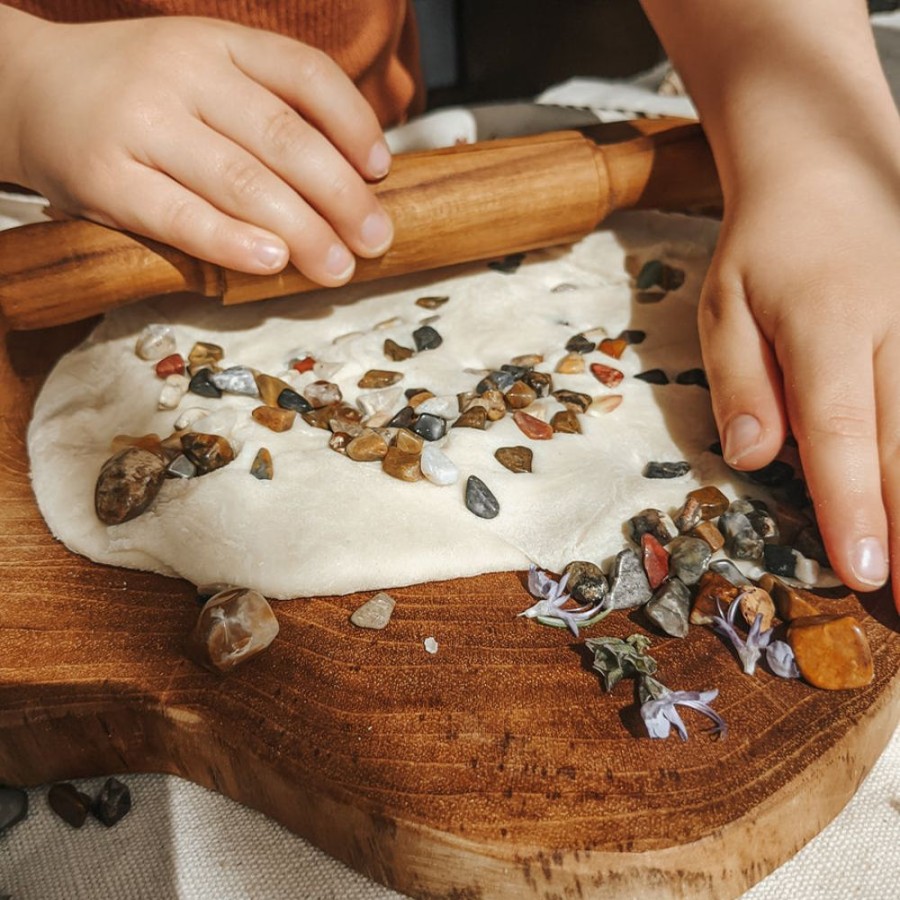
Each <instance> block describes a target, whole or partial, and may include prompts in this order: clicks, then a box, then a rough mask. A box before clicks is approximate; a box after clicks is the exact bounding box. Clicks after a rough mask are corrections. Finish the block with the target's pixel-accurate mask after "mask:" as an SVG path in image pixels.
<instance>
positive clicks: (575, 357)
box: [554, 353, 587, 375]
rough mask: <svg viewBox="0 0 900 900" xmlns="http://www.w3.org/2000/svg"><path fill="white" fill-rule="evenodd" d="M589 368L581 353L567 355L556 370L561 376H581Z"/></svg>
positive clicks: (557, 365)
mask: <svg viewBox="0 0 900 900" xmlns="http://www.w3.org/2000/svg"><path fill="white" fill-rule="evenodd" d="M586 368H587V364H586V363H585V361H584V357H583V356H582V355H581V354H580V353H567V354H566V355H565V356H564V357H563V358H562V359H561V360H560V361H559V362H558V363H557V364H556V368H555V369H554V371H555V372H559V373H560V374H561V375H580V374H581V373H582V372H583V371H584V370H585V369H586Z"/></svg>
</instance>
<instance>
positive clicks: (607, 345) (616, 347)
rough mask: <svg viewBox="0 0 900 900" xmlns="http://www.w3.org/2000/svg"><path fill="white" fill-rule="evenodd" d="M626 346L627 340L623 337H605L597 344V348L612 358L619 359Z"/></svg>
mask: <svg viewBox="0 0 900 900" xmlns="http://www.w3.org/2000/svg"><path fill="white" fill-rule="evenodd" d="M627 346H628V341H626V340H624V339H623V338H605V339H604V340H602V341H600V343H599V344H597V349H598V350H599V351H600V352H601V353H605V354H606V355H607V356H611V357H612V358H613V359H621V358H622V354H623V353H624V352H625V348H626V347H627Z"/></svg>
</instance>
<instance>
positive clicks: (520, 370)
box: [500, 363, 531, 381]
mask: <svg viewBox="0 0 900 900" xmlns="http://www.w3.org/2000/svg"><path fill="white" fill-rule="evenodd" d="M500 371H501V372H508V373H509V374H510V375H512V377H513V378H515V380H516V381H521V380H522V379H523V378H524V377H525V376H526V375H527V374H528V373H529V372H530V371H531V367H530V366H516V365H513V364H512V363H504V364H503V365H502V366H500Z"/></svg>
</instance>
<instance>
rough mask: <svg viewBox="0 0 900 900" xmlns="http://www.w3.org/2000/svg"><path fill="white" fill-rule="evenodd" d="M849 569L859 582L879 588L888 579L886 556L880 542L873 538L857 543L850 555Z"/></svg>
mask: <svg viewBox="0 0 900 900" xmlns="http://www.w3.org/2000/svg"><path fill="white" fill-rule="evenodd" d="M850 568H851V569H853V574H854V575H855V576H856V577H857V578H858V579H859V580H860V581H863V582H865V583H866V584H871V585H872V587H881V585H883V584H884V583H885V581H887V577H888V565H887V556H886V555H885V552H884V547H882V545H881V541H879V540H878V538H874V537H867V538H863V539H862V540H861V541H859V542H858V543H857V544H856V547H854V549H853V553H852V554H851V557H850Z"/></svg>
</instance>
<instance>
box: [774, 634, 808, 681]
mask: <svg viewBox="0 0 900 900" xmlns="http://www.w3.org/2000/svg"><path fill="white" fill-rule="evenodd" d="M766 662H767V663H768V664H769V668H770V669H771V670H772V671H773V672H774V673H775V674H776V675H777V676H778V677H779V678H799V677H800V670H799V669H798V668H797V662H796V660H795V659H794V651H793V650H792V649H791V645H790V644H788V643H786V642H785V641H772V643H771V644H769V646H768V647H766Z"/></svg>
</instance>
